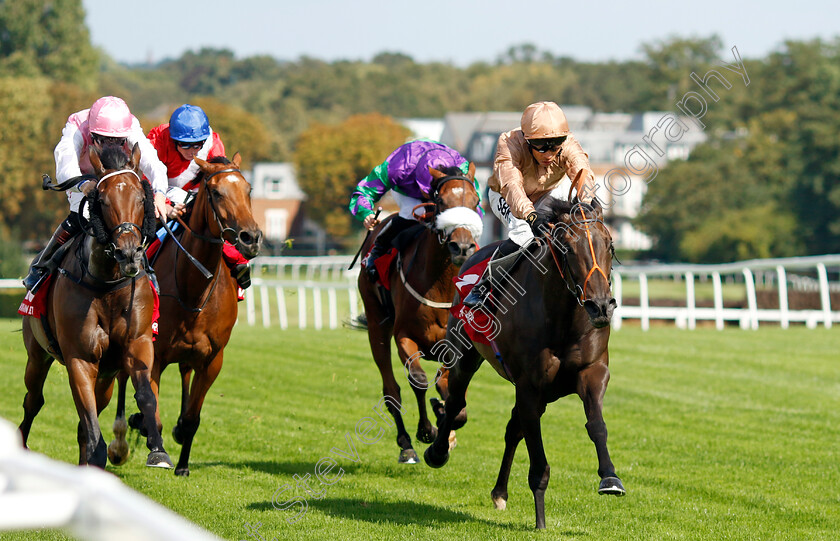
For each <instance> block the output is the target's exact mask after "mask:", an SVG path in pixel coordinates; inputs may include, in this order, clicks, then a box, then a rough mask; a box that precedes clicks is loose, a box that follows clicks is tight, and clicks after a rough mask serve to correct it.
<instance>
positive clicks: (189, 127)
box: [169, 103, 210, 143]
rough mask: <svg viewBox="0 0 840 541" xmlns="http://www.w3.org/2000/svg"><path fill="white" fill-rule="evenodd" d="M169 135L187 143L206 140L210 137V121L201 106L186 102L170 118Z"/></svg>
mask: <svg viewBox="0 0 840 541" xmlns="http://www.w3.org/2000/svg"><path fill="white" fill-rule="evenodd" d="M169 137H171V138H172V139H174V140H176V141H184V142H185V143H195V142H197V141H204V140H205V139H207V138H208V137H210V121H208V120H207V115H206V114H205V113H204V111H203V110H202V109H201V107H198V106H197V105H190V104H188V103H185V104H184V105H182V106H180V107H178V108H177V109H175V111H174V112H173V113H172V116H171V117H170V118H169Z"/></svg>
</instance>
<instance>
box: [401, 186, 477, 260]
mask: <svg viewBox="0 0 840 541" xmlns="http://www.w3.org/2000/svg"><path fill="white" fill-rule="evenodd" d="M452 180H461V181H464V182H466V183H467V185H468V186H469V187H470V189H471V190H472V193H474V194H476V196H478V192H477V191H476V189H475V185H474V184H473V181H472V180H471V179H470V178H468V177H467V176H465V175H447V176H445V177H441V179H440V180H439V181H438V182H437V185H436V186H435V190H434V191H433V192H432V193H431V194H430V196H431V197H430V199H431V201H427V202H425V203H420V204H419V205H416V206H415V207H414V208H413V209H411V214H412V215H413V216H415V217H416V218H417V220H418V221H419V222H421V223H423V224H425V225H426V227H428V228H429V229H430V230H431V231H433V232H434V233H435V236H436V237H437V240H438V243H440V244H445V243H447V242H449V240H450V238H451V237H452V233H453V232H454V229H453V230H452V231H450V232H449V233H447V232H446V231H445V230H442V229H438V228H437V227H436V225H435V223H436V218H437V216H439V215H440V213H441V210H440V208H441V207H442V206H443V199H442V198H441V195H440V192H441V188H443V186H444V184H446V183H447V182H450V181H452ZM467 195H468V192H467V190H464V191H463V193H462V194H461V204H460V205H455V206H452V207H450V208H458V207H464V208H469V207H467ZM428 207H431V208H432V210H431V212H425V211H424V212H423V214H421V215H418V214H417V209H420V208H428Z"/></svg>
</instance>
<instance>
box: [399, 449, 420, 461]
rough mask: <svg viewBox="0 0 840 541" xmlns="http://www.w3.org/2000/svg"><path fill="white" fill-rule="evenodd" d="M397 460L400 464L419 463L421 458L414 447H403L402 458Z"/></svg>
mask: <svg viewBox="0 0 840 541" xmlns="http://www.w3.org/2000/svg"><path fill="white" fill-rule="evenodd" d="M397 462H399V463H400V464H417V463H418V462H420V459H419V458H418V457H417V453H416V452H414V449H403V450H402V451H400V458H399V460H398V461H397Z"/></svg>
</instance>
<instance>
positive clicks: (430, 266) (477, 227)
mask: <svg viewBox="0 0 840 541" xmlns="http://www.w3.org/2000/svg"><path fill="white" fill-rule="evenodd" d="M429 171H430V173H431V174H432V178H433V181H432V184H431V192H430V193H429V194H427V195H428V197H427V199H428V200H429V203H427V204H426V206H427V207H431V208H432V210H431V212H429V213H428V214H429V223H428V225H427V227H426V228H421V229H422V231H421V232H420V233H419V234H418V235H417V237H416V238H415V239H413V240H412V241H411V242H409V243H407V245H406V246H405V248H404V249H403V250H402V251H401V254H400V255H399V257H397V258H396V259H395V260H394V261H392V263H391V267H390V280H389V286H390V297H391V299H392V301H393V304H392V306H389V305H388V303H389V301H388V300H387V299H383V298H382V297H381V295H380V294H379V292H378V291H377V287H378V286H377V285H376V284H374V283H372V282H371V281H370V278H369V277H368V274H367V273H366V272H362V273H360V275H359V291H360V292H361V297H362V302H363V303H364V306H365V315H366V316H367V327H368V339H369V341H370V348H371V351H372V352H373V359H374V361H376V366H377V367H378V368H379V373H380V375H381V376H382V394H383V395H384V397H386V401H385V402H386V403H387V406H388V410H389V411H390V412H391V415H393V417H394V420H395V422H396V427H397V445H399V447H400V456H399V462H400V463H408V464H415V463H416V462H417V461H418V458H417V453H416V452H415V451H414V449H413V447H412V445H411V437H410V436H409V435H408V432H407V431H406V429H405V425H404V424H403V419H402V415H401V414H400V410H401V409H402V408H401V397H400V386H399V385H398V384H397V380H396V378H395V377H394V371H393V368H392V366H391V344H390V342H391V337H392V336H393V337H394V340H395V342H396V344H397V352H398V354H399V357H400V361H401V362H402V364H403V366H404V367H405V368H406V371H407V373H408V378H409V383H410V384H411V388H412V390H413V391H414V395H415V397H416V398H417V406H418V408H419V411H420V419H419V421H418V423H417V439H419V440H420V441H422V442H423V443H429V442H431V441H432V440H433V439H434V437H435V434H436V429H435V428H434V427H433V426H432V425H431V423H430V422H429V418H428V415H427V413H426V404H425V396H426V389H427V388H428V387H429V386H430V385H429V383H428V380H427V378H426V373H425V372H424V370H423V368H422V366H420V358H432V359H433V358H435V357H436V353H437V350H436V348H435V344H436V343H437V342H438V341H439V340H441V339H442V338H443V336H444V335H445V334H446V320H447V317H448V313H449V312H448V310H449V308H450V307H451V306H452V297H453V295H454V293H455V286H454V284H453V282H452V278H453V277H454V276H455V275H456V274H457V272H458V267H459V266H460V265H461V263H463V262H464V261H465V260H466V258H467V257H469V256H470V255H471V254H472V253H474V252H475V250H476V239H477V238H478V237H479V236H480V235H481V218H480V216H479V215H478V213H477V212H476V207H477V205H478V203H479V198H478V193H477V192H476V190H475V186H474V184H473V179H474V177H475V165H474V164H470V167H469V171H468V174H467V175H466V176H465V175H464V174H463V173H462V172H461V171H460V170H459V169H458V168H456V167H451V168H443V169H442V170H441V171H439V170H436V169H434V168H430V169H429ZM415 210H416V209H415ZM384 223H385V222H383V224H381V225H380V226H379V228H378V229H376V230H375V232H377V233H378V232H379V231H380V230H381V228H382V227H384ZM418 227H419V226H418ZM405 233H409V231H406V232H405ZM374 240H375V236H374V235H371V238H370V239H368V241H367V242H366V243H365V244H364V246H363V250H364V251H367V250H369V249H370V246H371V245H372V244H373V242H374ZM446 377H447V371H446V370H445V369H442V370H439V371H438V374H437V377H436V378H435V382H434V383H435V384H436V386H437V389H438V392H439V393H440V394H441V397H443V399H444V400H446V395H447V394H448V392H447V389H446ZM456 428H457V426H456ZM448 434H449V432H448V431H447V435H448Z"/></svg>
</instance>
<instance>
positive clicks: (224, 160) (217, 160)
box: [207, 156, 233, 163]
mask: <svg viewBox="0 0 840 541" xmlns="http://www.w3.org/2000/svg"><path fill="white" fill-rule="evenodd" d="M207 163H233V162H232V161H230V160H229V159H227V158H226V157H224V156H213V157H212V158H210V159H209V160H207Z"/></svg>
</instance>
